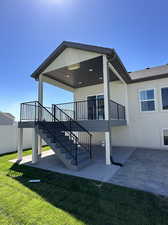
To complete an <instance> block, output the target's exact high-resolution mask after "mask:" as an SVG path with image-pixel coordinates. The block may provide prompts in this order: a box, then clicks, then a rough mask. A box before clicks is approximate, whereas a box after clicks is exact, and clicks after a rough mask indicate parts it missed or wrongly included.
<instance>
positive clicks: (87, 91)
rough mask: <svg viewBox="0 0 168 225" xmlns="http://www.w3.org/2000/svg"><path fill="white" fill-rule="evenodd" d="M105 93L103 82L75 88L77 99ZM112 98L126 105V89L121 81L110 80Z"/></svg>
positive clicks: (85, 98) (80, 99)
mask: <svg viewBox="0 0 168 225" xmlns="http://www.w3.org/2000/svg"><path fill="white" fill-rule="evenodd" d="M99 94H103V84H98V85H92V86H87V87H83V88H78V89H75V90H74V98H75V101H82V100H87V96H92V95H99ZM110 99H112V100H114V101H116V102H118V103H120V104H123V105H125V90H124V85H123V84H122V82H121V81H114V82H110Z"/></svg>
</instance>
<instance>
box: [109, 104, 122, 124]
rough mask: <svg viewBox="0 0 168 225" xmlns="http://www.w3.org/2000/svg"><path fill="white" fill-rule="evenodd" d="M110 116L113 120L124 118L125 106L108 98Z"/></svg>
mask: <svg viewBox="0 0 168 225" xmlns="http://www.w3.org/2000/svg"><path fill="white" fill-rule="evenodd" d="M109 107H110V118H111V119H113V120H125V119H126V117H125V106H123V105H121V104H119V103H117V102H115V101H112V100H110V102H109Z"/></svg>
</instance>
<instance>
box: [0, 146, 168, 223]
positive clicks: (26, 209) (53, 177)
mask: <svg viewBox="0 0 168 225" xmlns="http://www.w3.org/2000/svg"><path fill="white" fill-rule="evenodd" d="M30 152H31V151H30V150H29V151H25V152H24V155H27V154H30ZM13 158H16V154H8V155H4V156H1V157H0V225H30V224H31V225H41V224H42V225H65V224H66V225H75V224H90V225H120V224H122V225H155V224H157V225H162V224H166V225H167V224H168V200H167V199H165V198H163V197H162V198H161V197H159V196H154V195H152V194H149V193H145V192H141V191H136V190H132V189H128V188H124V187H119V186H115V185H111V184H106V183H102V184H101V183H100V182H95V181H92V180H86V179H81V178H76V177H72V176H67V175H61V174H57V173H53V172H49V171H45V170H41V169H35V168H31V167H26V166H23V165H21V166H18V165H16V164H12V163H10V162H9V161H8V160H9V159H13ZM29 179H41V183H29V182H28V181H29Z"/></svg>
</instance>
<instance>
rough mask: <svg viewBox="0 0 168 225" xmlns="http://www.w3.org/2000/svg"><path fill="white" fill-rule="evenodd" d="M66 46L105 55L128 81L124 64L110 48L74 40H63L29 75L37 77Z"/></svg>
mask: <svg viewBox="0 0 168 225" xmlns="http://www.w3.org/2000/svg"><path fill="white" fill-rule="evenodd" d="M66 48H74V49H80V50H84V51H91V52H96V53H100V54H105V55H107V57H108V59H109V61H110V62H111V63H112V65H113V66H114V67H115V69H116V70H117V71H118V72H119V73H120V75H121V76H123V79H124V80H125V81H126V82H130V81H131V79H130V77H129V74H128V73H127V70H126V69H125V67H124V65H123V64H122V62H121V60H120V58H119V56H118V55H117V53H116V52H115V50H114V49H112V48H104V47H99V46H94V45H86V44H81V43H76V42H68V41H63V42H62V43H61V44H60V45H59V46H58V47H57V48H56V49H55V50H54V51H53V52H52V53H51V55H49V56H48V58H47V59H46V60H45V61H44V62H43V63H42V64H41V65H40V66H39V67H38V68H37V69H36V70H35V71H34V72H33V73H32V74H31V77H33V78H35V79H38V77H39V75H40V74H41V73H42V72H43V71H44V70H45V69H46V68H47V67H48V66H49V65H50V64H51V63H52V62H53V61H54V60H55V59H56V58H57V57H58V56H59V55H60V54H61V53H62V52H63V51H64V50H65V49H66Z"/></svg>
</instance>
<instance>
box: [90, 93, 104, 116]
mask: <svg viewBox="0 0 168 225" xmlns="http://www.w3.org/2000/svg"><path fill="white" fill-rule="evenodd" d="M87 105H88V120H103V119H104V96H103V95H97V96H88V97H87Z"/></svg>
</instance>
